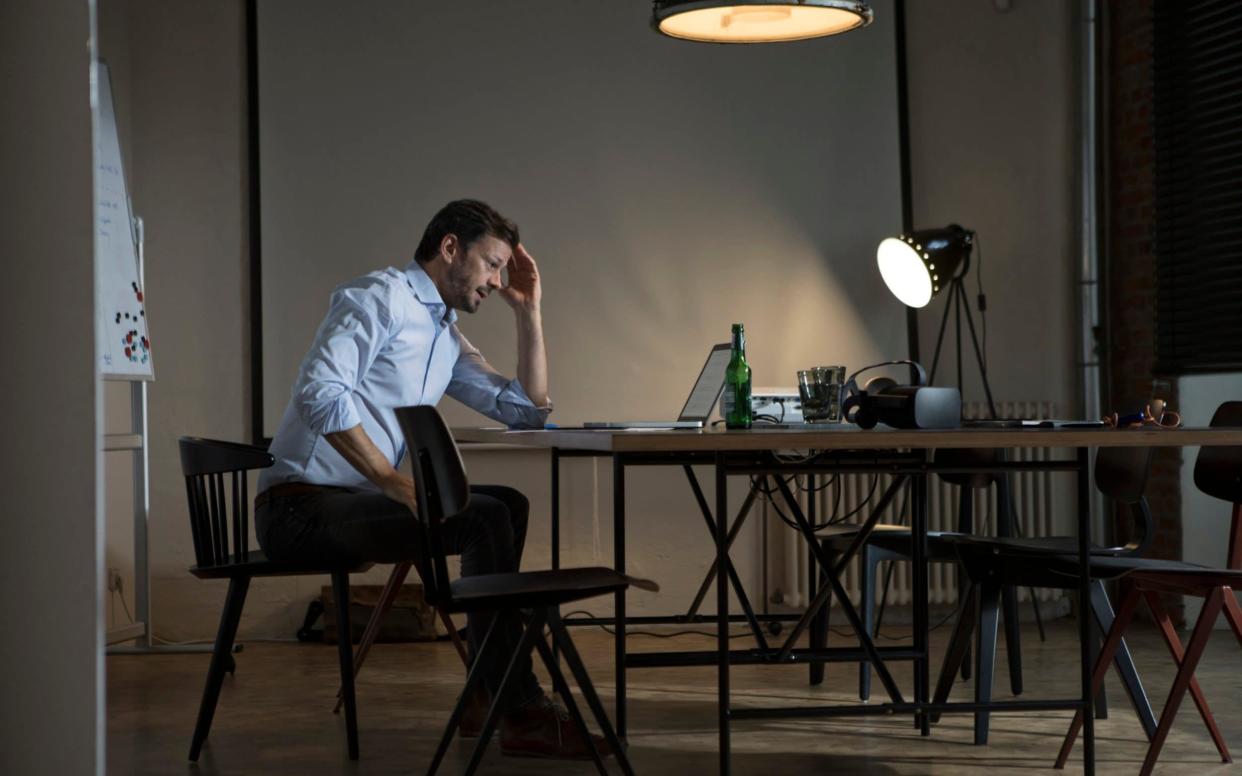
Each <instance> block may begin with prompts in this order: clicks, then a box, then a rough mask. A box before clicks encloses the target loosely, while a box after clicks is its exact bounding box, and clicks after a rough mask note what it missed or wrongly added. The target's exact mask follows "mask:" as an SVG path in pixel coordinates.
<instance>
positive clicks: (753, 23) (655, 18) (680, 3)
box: [651, 0, 872, 43]
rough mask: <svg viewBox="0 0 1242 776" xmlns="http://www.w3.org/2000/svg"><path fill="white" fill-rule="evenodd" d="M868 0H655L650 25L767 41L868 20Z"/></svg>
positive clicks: (692, 35)
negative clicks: (742, 0)
mask: <svg viewBox="0 0 1242 776" xmlns="http://www.w3.org/2000/svg"><path fill="white" fill-rule="evenodd" d="M871 19H872V13H871V7H870V6H869V5H867V3H866V0H746V1H745V2H741V1H739V0H655V4H654V7H653V10H652V19H651V23H652V26H654V27H655V28H656V30H658V31H659V32H662V33H664V34H665V35H668V36H669V37H673V38H682V39H684V40H696V41H704V42H708V43H771V42H777V41H785V40H804V39H806V38H818V37H821V36H824V35H835V34H837V33H839V32H846V31H848V30H853V29H856V28H858V27H866V26H867V25H868V24H870V23H871Z"/></svg>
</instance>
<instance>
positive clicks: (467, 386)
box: [447, 326, 552, 428]
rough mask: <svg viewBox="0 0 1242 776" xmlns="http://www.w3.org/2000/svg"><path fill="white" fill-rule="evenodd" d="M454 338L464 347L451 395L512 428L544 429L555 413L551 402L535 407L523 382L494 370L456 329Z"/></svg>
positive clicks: (449, 391) (454, 367) (452, 384)
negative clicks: (549, 417)
mask: <svg viewBox="0 0 1242 776" xmlns="http://www.w3.org/2000/svg"><path fill="white" fill-rule="evenodd" d="M453 336H454V337H456V338H457V341H458V342H459V343H460V345H461V354H460V355H459V356H458V357H457V363H456V364H454V366H453V378H452V380H451V381H450V382H449V386H448V391H447V393H448V395H449V396H452V397H453V398H454V399H456V400H457V401H459V402H461V403H462V404H465V405H466V406H467V407H470V408H471V409H473V410H476V411H478V412H481V413H483V414H484V415H486V416H487V417H489V418H491V419H492V420H496V421H499V422H501V423H504V424H505V425H506V426H508V427H510V428H543V424H544V422H545V421H546V420H547V419H548V415H550V414H551V413H552V402H551V401H549V402H548V404H547V406H544V407H536V406H535V403H534V402H533V401H531V400H530V397H529V396H527V395H526V389H525V388H523V387H522V383H521V381H519V380H518V379H517V378H516V377H515V378H508V377H505V376H504V375H502V374H500V373H499V372H497V371H496V370H495V369H493V368H492V365H491V364H489V363H487V360H486V359H484V358H483V354H482V353H480V352H479V351H478V350H477V349H476V348H475V347H474V346H473V345H471V344H470V342H469V341H467V340H466V338H465V337H464V336H462V334H461V332H460V331H458V329H457V327H456V326H454V327H453Z"/></svg>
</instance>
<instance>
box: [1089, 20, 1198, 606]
mask: <svg viewBox="0 0 1242 776" xmlns="http://www.w3.org/2000/svg"><path fill="white" fill-rule="evenodd" d="M1153 2H1154V0H1124V2H1106V3H1105V5H1106V6H1107V9H1106V13H1105V34H1106V36H1107V39H1106V41H1105V45H1106V46H1107V50H1108V54H1107V57H1108V58H1107V62H1108V65H1107V72H1106V78H1107V94H1108V108H1107V114H1108V119H1107V124H1106V127H1105V132H1106V133H1107V142H1108V151H1109V153H1108V165H1109V173H1108V189H1107V191H1108V194H1107V196H1108V220H1107V224H1108V226H1107V229H1108V232H1107V247H1106V251H1107V256H1106V267H1107V269H1106V273H1107V274H1106V289H1107V291H1106V293H1107V300H1106V305H1107V309H1108V318H1109V332H1108V341H1107V343H1106V346H1107V347H1108V349H1109V353H1108V356H1109V371H1108V383H1109V390H1108V395H1107V396H1105V397H1104V407H1105V410H1106V411H1117V412H1121V413H1126V412H1133V411H1136V410H1139V409H1141V408H1142V407H1143V406H1144V405H1145V404H1146V403H1147V402H1148V401H1149V400H1150V399H1151V398H1153V397H1159V398H1164V399H1165V400H1166V401H1168V402H1170V406H1172V407H1174V408H1176V407H1177V406H1178V400H1177V395H1176V393H1175V391H1176V388H1177V381H1176V380H1174V379H1172V378H1171V376H1169V375H1158V374H1155V372H1154V368H1155V363H1156V328H1155V327H1156V318H1155V309H1156V287H1155V277H1156V257H1155V252H1154V250H1153V247H1154V243H1153V239H1154V230H1155V219H1154V212H1153V210H1154V204H1155V182H1154V175H1155V148H1154V143H1153V139H1154V138H1153V104H1154V98H1153V87H1152V5H1153ZM1181 460H1182V458H1181V450H1180V448H1159V449H1157V451H1156V458H1155V461H1154V463H1153V465H1152V473H1151V480H1150V481H1149V483H1148V487H1147V498H1148V501H1149V502H1150V504H1151V508H1152V514H1153V515H1154V516H1155V519H1156V527H1157V533H1156V540H1155V544H1154V546H1153V549H1152V556H1153V557H1160V558H1174V559H1180V558H1181V557H1182V525H1181V487H1180V477H1181ZM1166 604H1167V605H1168V606H1169V607H1170V614H1171V615H1172V616H1173V617H1174V619H1175V620H1176V621H1177V622H1179V623H1180V622H1181V620H1182V611H1181V610H1182V606H1181V597H1180V596H1177V597H1174V598H1170V599H1169V600H1167V601H1166Z"/></svg>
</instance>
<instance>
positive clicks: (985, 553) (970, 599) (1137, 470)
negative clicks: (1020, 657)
mask: <svg viewBox="0 0 1242 776" xmlns="http://www.w3.org/2000/svg"><path fill="white" fill-rule="evenodd" d="M1151 455H1152V451H1151V449H1150V448H1145V447H1103V448H1100V450H1099V451H1098V453H1097V454H1096V461H1095V484H1096V487H1097V488H1098V489H1099V490H1100V492H1102V493H1103V494H1104V495H1105V496H1107V497H1108V498H1109V499H1110V500H1111V501H1112V502H1113V503H1114V504H1115V505H1119V506H1128V507H1129V512H1130V514H1131V516H1132V523H1133V525H1132V528H1131V530H1132V532H1133V533H1134V538H1133V539H1132V540H1131V541H1129V542H1128V543H1126V544H1124V545H1120V546H1116V547H1098V546H1093V547H1091V548H1090V556H1091V559H1092V564H1093V567H1094V564H1096V563H1099V564H1101V566H1105V565H1107V564H1108V563H1110V562H1116V563H1118V564H1121V565H1122V566H1126V565H1127V564H1141V563H1148V562H1151V561H1145V560H1144V559H1142V558H1139V557H1138V556H1139V555H1141V554H1142V553H1143V552H1145V551H1146V549H1147V547H1148V546H1149V545H1150V543H1151V540H1152V537H1153V536H1154V532H1155V531H1154V521H1153V520H1152V517H1151V510H1150V509H1149V508H1148V506H1147V500H1146V499H1145V498H1144V497H1143V490H1144V488H1145V487H1146V484H1147V475H1148V471H1149V470H1150V468H1151ZM1077 546H1078V540H1077V538H1075V537H1069V536H1047V537H1035V538H1028V539H1012V538H1001V537H998V538H986V537H979V536H961V537H958V538H957V540H956V541H955V547H956V549H957V552H958V556H959V558H960V559H961V561H962V564H963V566H964V568H965V569H966V572H967V576H968V577H969V579H970V588H969V589H968V590H967V592H966V594H965V595H966V598H965V606H964V607H963V609H962V612H961V614H960V615H959V616H958V621H957V624H956V626H955V627H954V629H953V635H952V637H951V638H950V641H949V647H948V651H947V653H946V654H945V658H944V662H943V663H942V664H941V669H940V678H939V680H938V681H937V683H936V691H935V693H934V694H933V702H936V703H940V702H943V701H945V700H946V699H947V698H948V696H949V691H950V690H951V689H952V686H953V682H954V678H955V676H956V674H957V672H958V670H959V669H960V667H961V664H962V662H963V661H964V660H965V659H966V655H967V653H968V650H969V647H970V641H971V636H972V634H974V633H976V632H977V634H978V635H977V639H976V644H977V653H976V665H975V702H976V703H987V702H988V701H990V700H991V698H992V682H991V677H992V673H993V670H994V668H993V667H994V663H995V659H996V616H995V601H996V599H997V597H998V596H999V595H1000V590H1001V588H1003V587H1004V586H1006V585H1008V586H1013V585H1020V586H1032V587H1049V588H1059V589H1075V588H1077V586H1078V576H1077V572H1076V571H1074V572H1072V573H1067V572H1066V571H1065V569H1064V568H1061V567H1060V566H1057V565H1053V564H1051V563H1050V559H1051V558H1055V557H1058V556H1064V557H1071V556H1069V555H1068V553H1071V552H1073V553H1074V555H1073V556H1072V557H1073V558H1074V563H1077ZM1062 565H1063V564H1062ZM1127 567H1128V566H1127ZM1076 568H1077V567H1076V566H1075V569H1076ZM1115 576H1117V574H1098V575H1097V574H1094V573H1093V574H1092V581H1091V590H1090V601H1091V616H1092V622H1093V623H1094V627H1095V630H1096V632H1097V633H1098V634H1100V635H1103V634H1106V633H1108V632H1109V630H1110V629H1111V628H1112V627H1113V623H1114V620H1115V614H1114V612H1113V607H1112V604H1111V603H1110V602H1109V599H1108V593H1107V591H1106V590H1105V588H1104V580H1105V579H1110V578H1113V577H1115ZM1097 577H1098V578H1097ZM1091 647H1092V651H1093V652H1095V653H1097V654H1098V649H1099V644H1098V640H1097V639H1094V638H1093V639H1092V642H1091ZM1112 661H1113V663H1114V664H1115V666H1116V668H1117V671H1118V674H1119V675H1120V677H1121V680H1122V686H1123V687H1124V688H1125V690H1126V695H1127V696H1128V697H1129V699H1130V702H1131V704H1132V705H1133V707H1134V711H1135V714H1136V715H1137V716H1138V718H1139V721H1140V723H1141V724H1142V726H1143V729H1144V731H1145V732H1146V734H1147V736H1148V738H1150V737H1151V736H1153V735H1154V734H1155V732H1156V725H1157V723H1156V719H1155V715H1154V714H1153V713H1152V709H1151V704H1150V702H1149V701H1148V699H1147V693H1146V691H1145V690H1144V689H1143V684H1142V681H1141V680H1140V678H1139V675H1138V670H1137V669H1136V668H1135V667H1134V661H1133V659H1132V658H1131V656H1130V651H1129V649H1128V648H1127V647H1126V645H1125V642H1124V641H1120V642H1119V643H1118V645H1117V649H1116V650H1115V651H1114V654H1113V656H1112ZM1100 691H1102V689H1101V690H1100ZM1100 691H1097V693H1096V704H1097V708H1098V706H1099V704H1100V702H1101V701H1100ZM938 716H939V715H933V716H932V719H933V721H934V720H935V719H937V718H938ZM989 720H990V713H989V712H987V711H978V712H976V713H975V743H976V744H979V745H982V744H986V743H987V740H988V723H989Z"/></svg>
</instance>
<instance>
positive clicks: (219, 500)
mask: <svg viewBox="0 0 1242 776" xmlns="http://www.w3.org/2000/svg"><path fill="white" fill-rule="evenodd" d="M178 441H179V443H180V445H181V473H182V474H183V475H185V494H186V499H187V500H188V502H189V507H190V532H191V535H192V536H193V537H194V559H195V562H196V563H197V564H198V565H199V567H200V568H208V567H213V566H224V565H228V564H229V563H232V562H237V563H245V562H247V561H248V560H249V558H250V498H249V497H248V496H247V493H246V491H247V483H246V473H247V472H249V471H252V470H254V469H266V468H267V467H269V466H271V465H272V464H273V463H275V461H276V459H275V458H273V457H272V455H271V454H270V453H268V452H267V451H266V450H264V449H263V448H261V447H254V446H253V445H244V444H240V443H238V442H222V441H219V440H216V439H199V438H197V437H181V439H180V440H178ZM225 475H229V479H230V482H229V486H228V490H227V493H228V494H231V497H232V503H233V508H232V510H231V511H230V510H229V498H227V497H226V489H225V482H224V481H225ZM230 512H231V514H230ZM230 534H231V535H230Z"/></svg>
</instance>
